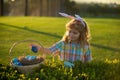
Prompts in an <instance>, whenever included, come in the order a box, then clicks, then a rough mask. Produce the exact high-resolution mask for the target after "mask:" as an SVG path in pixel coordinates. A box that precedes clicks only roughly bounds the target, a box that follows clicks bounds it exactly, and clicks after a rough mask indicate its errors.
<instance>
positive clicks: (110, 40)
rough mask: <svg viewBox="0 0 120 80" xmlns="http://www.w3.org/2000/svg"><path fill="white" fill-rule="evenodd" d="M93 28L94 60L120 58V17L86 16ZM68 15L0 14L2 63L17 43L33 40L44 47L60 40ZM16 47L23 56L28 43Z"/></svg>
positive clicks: (0, 59) (0, 54) (15, 50)
mask: <svg viewBox="0 0 120 80" xmlns="http://www.w3.org/2000/svg"><path fill="white" fill-rule="evenodd" d="M85 20H86V21H87V23H88V25H89V26H90V30H91V37H92V39H91V41H90V43H91V50H92V55H93V60H96V61H99V60H105V59H106V58H108V59H120V36H119V35H120V27H119V26H120V19H114V18H85ZM68 21H69V19H66V18H55V17H0V63H2V64H8V63H9V62H10V58H9V49H10V47H11V46H12V44H13V43H14V42H17V41H20V40H24V39H33V40H37V41H39V42H40V43H42V45H43V46H44V47H50V46H51V45H52V44H54V43H55V42H57V41H59V40H60V39H61V38H62V36H63V34H64V32H65V24H66V23H67V22H68ZM19 46H20V47H18V48H17V47H16V48H14V49H13V50H14V53H12V55H11V56H12V57H13V56H14V55H13V54H15V55H18V54H19V55H22V53H24V52H23V49H27V50H28V51H26V52H27V54H29V52H30V50H29V46H28V45H27V46H23V45H22V44H21V45H19Z"/></svg>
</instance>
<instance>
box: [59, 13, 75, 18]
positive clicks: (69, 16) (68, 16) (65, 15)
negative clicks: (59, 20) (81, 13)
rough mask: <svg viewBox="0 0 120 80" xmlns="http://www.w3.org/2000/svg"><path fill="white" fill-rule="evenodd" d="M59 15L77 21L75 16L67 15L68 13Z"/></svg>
mask: <svg viewBox="0 0 120 80" xmlns="http://www.w3.org/2000/svg"><path fill="white" fill-rule="evenodd" d="M59 14H60V15H61V16H64V17H67V18H70V19H75V17H74V16H71V15H68V14H66V13H61V12H59Z"/></svg>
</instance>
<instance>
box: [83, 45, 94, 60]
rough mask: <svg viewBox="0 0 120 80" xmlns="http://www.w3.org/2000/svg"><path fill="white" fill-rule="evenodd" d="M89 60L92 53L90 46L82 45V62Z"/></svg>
mask: <svg viewBox="0 0 120 80" xmlns="http://www.w3.org/2000/svg"><path fill="white" fill-rule="evenodd" d="M90 60H92V53H91V50H90V47H89V46H88V45H86V46H85V47H84V62H88V61H90Z"/></svg>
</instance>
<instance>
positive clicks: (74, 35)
mask: <svg viewBox="0 0 120 80" xmlns="http://www.w3.org/2000/svg"><path fill="white" fill-rule="evenodd" d="M66 35H67V36H68V39H69V40H70V41H77V40H78V38H79V36H80V33H79V31H77V30H75V29H69V30H67V31H66Z"/></svg>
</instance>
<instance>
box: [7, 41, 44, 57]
mask: <svg viewBox="0 0 120 80" xmlns="http://www.w3.org/2000/svg"><path fill="white" fill-rule="evenodd" d="M22 42H36V43H38V44H39V45H40V46H41V47H42V48H44V47H43V46H42V45H41V43H40V42H39V41H37V40H31V39H26V40H21V41H17V42H15V43H13V45H12V46H11V48H10V50H9V57H10V59H11V53H12V50H13V48H14V47H15V46H16V45H18V44H20V43H22ZM43 56H45V55H44V54H43Z"/></svg>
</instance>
